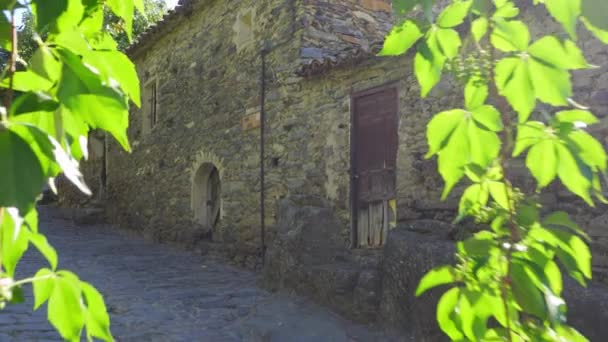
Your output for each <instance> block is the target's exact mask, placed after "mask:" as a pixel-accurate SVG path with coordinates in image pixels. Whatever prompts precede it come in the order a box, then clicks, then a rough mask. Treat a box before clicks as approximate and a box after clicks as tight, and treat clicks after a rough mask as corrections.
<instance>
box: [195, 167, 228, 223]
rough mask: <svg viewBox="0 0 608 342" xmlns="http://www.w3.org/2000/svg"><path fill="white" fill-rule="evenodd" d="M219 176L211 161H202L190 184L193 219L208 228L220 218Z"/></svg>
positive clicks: (220, 184)
mask: <svg viewBox="0 0 608 342" xmlns="http://www.w3.org/2000/svg"><path fill="white" fill-rule="evenodd" d="M221 187H222V183H221V178H220V173H219V170H218V169H217V167H216V166H215V165H213V164H212V163H203V164H202V165H201V166H200V167H199V168H198V170H197V171H196V174H195V176H194V182H193V184H192V200H193V201H192V202H193V203H192V207H193V209H194V219H195V220H196V222H197V223H199V224H200V225H202V226H203V227H205V228H206V229H208V230H212V229H213V228H214V227H215V226H216V225H217V223H218V222H219V220H220V218H221V191H222V190H221Z"/></svg>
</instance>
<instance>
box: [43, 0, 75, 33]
mask: <svg viewBox="0 0 608 342" xmlns="http://www.w3.org/2000/svg"><path fill="white" fill-rule="evenodd" d="M32 11H33V13H34V15H35V17H36V22H37V27H38V32H47V31H48V32H61V31H68V30H73V29H74V28H75V27H76V26H78V23H79V22H80V20H81V19H82V16H83V15H84V6H83V5H82V2H81V1H80V0H54V1H48V0H32Z"/></svg>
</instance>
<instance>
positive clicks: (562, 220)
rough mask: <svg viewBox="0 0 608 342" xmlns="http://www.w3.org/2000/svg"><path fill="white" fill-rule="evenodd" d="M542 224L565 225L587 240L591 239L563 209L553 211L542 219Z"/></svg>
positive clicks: (548, 225) (551, 225)
mask: <svg viewBox="0 0 608 342" xmlns="http://www.w3.org/2000/svg"><path fill="white" fill-rule="evenodd" d="M543 225H545V226H546V227H558V228H559V227H565V228H568V229H570V230H571V231H573V232H574V233H576V234H578V235H580V236H582V237H584V238H585V239H586V240H587V241H591V238H590V237H589V236H588V235H587V233H585V232H584V231H583V230H582V229H581V227H580V226H579V225H578V224H576V222H574V221H572V219H570V216H569V215H568V213H566V212H564V211H557V212H554V213H552V214H550V215H548V216H547V217H545V219H544V220H543Z"/></svg>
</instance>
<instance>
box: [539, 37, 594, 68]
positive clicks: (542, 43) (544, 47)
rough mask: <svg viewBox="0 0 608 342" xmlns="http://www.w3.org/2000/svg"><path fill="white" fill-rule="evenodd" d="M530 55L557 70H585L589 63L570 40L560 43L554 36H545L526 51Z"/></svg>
mask: <svg viewBox="0 0 608 342" xmlns="http://www.w3.org/2000/svg"><path fill="white" fill-rule="evenodd" d="M528 52H529V53H530V55H532V56H533V57H534V58H536V59H538V60H540V61H542V62H543V63H544V64H549V65H550V66H552V67H555V68H557V69H565V70H578V69H586V68H588V67H589V63H588V62H587V60H586V59H585V56H584V55H583V52H582V51H581V50H580V49H579V48H578V46H576V44H574V43H573V42H572V41H571V40H566V41H564V42H560V41H559V40H558V39H557V38H556V37H554V36H545V37H543V38H541V39H539V40H537V41H536V42H534V43H533V44H532V45H530V48H529V49H528Z"/></svg>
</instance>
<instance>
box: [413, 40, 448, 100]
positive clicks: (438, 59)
mask: <svg viewBox="0 0 608 342" xmlns="http://www.w3.org/2000/svg"><path fill="white" fill-rule="evenodd" d="M434 39H435V38H433V40H434ZM433 44H434V45H436V43H435V42H433ZM444 64H445V57H443V55H441V53H440V51H439V49H438V48H431V47H430V46H429V44H428V43H427V42H422V43H421V44H418V50H417V51H416V57H414V73H415V74H416V78H417V79H418V83H420V93H421V96H422V97H426V96H427V95H428V93H429V92H430V91H431V89H433V87H434V86H435V85H436V84H437V83H438V82H439V80H441V71H442V70H443V66H444Z"/></svg>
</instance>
